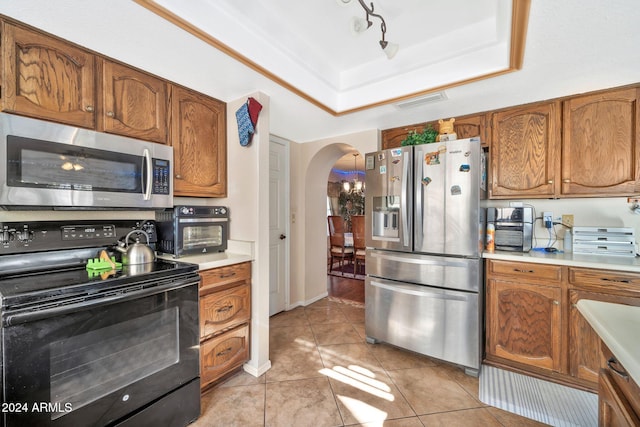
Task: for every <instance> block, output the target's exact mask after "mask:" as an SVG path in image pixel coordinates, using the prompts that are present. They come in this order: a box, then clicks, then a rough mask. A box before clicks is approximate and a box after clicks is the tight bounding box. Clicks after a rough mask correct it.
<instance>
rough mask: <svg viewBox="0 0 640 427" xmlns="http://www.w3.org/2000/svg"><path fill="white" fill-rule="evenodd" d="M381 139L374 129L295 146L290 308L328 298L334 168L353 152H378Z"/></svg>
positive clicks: (292, 173) (292, 176)
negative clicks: (329, 182) (329, 192)
mask: <svg viewBox="0 0 640 427" xmlns="http://www.w3.org/2000/svg"><path fill="white" fill-rule="evenodd" d="M378 139H379V132H378V130H375V129H374V130H367V131H363V132H357V133H353V134H349V135H343V136H340V137H333V138H327V139H322V140H318V141H314V142H309V143H305V144H292V147H291V218H292V223H291V236H292V241H291V281H290V282H291V293H290V299H289V301H290V306H291V308H292V307H295V306H297V305H307V304H309V303H311V302H313V301H316V300H318V299H320V298H322V297H324V296H326V295H327V260H326V253H327V234H326V230H327V224H326V222H327V180H328V177H329V174H330V172H331V168H332V167H333V165H334V164H335V162H336V161H337V160H338V159H339V158H340V157H342V156H343V155H345V154H346V153H349V152H352V151H353V150H354V149H356V150H357V151H359V152H360V153H361V154H364V153H368V152H371V151H376V150H377V149H378ZM294 218H295V221H294Z"/></svg>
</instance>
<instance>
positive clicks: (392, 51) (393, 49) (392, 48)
mask: <svg viewBox="0 0 640 427" xmlns="http://www.w3.org/2000/svg"><path fill="white" fill-rule="evenodd" d="M380 47H382V50H383V51H384V54H385V55H387V59H392V58H393V57H394V56H396V53H398V49H400V46H399V45H398V44H397V43H389V42H388V41H385V40H381V41H380Z"/></svg>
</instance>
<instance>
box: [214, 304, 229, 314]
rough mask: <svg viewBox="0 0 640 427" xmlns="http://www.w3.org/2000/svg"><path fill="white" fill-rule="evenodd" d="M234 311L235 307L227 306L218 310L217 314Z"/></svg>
mask: <svg viewBox="0 0 640 427" xmlns="http://www.w3.org/2000/svg"><path fill="white" fill-rule="evenodd" d="M232 309H233V305H225V306H224V307H220V308H219V309H217V310H216V313H226V312H227V311H231V310H232Z"/></svg>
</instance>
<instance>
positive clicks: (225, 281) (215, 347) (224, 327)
mask: <svg viewBox="0 0 640 427" xmlns="http://www.w3.org/2000/svg"><path fill="white" fill-rule="evenodd" d="M200 275H201V277H202V280H201V283H200V384H201V388H202V389H205V388H208V387H209V386H211V385H213V384H215V383H216V382H217V381H218V380H220V379H222V378H224V377H225V376H226V375H227V374H229V373H231V372H233V371H234V370H236V369H237V368H239V367H241V366H242V365H243V364H244V363H245V362H246V361H247V360H249V348H250V347H249V337H250V334H249V330H250V329H249V328H250V327H249V325H250V320H251V263H249V262H246V263H241V264H235V265H230V266H225V267H219V268H214V269H209V270H203V271H201V272H200Z"/></svg>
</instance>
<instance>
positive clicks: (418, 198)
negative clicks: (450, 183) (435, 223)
mask: <svg viewBox="0 0 640 427" xmlns="http://www.w3.org/2000/svg"><path fill="white" fill-rule="evenodd" d="M414 150H415V153H414V156H415V157H414V159H415V160H414V164H413V169H414V174H415V176H414V185H415V189H416V191H415V193H414V195H413V197H414V198H415V201H414V203H415V208H414V216H415V217H414V221H413V245H414V246H413V247H414V248H420V247H422V237H423V236H422V215H423V214H424V206H423V203H422V177H423V176H424V170H423V168H424V165H423V163H424V162H423V161H422V150H419V149H418V148H415V149H414Z"/></svg>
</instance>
